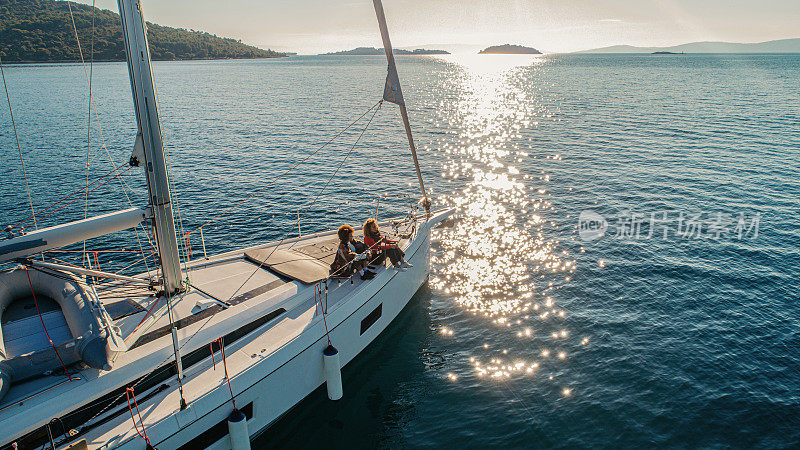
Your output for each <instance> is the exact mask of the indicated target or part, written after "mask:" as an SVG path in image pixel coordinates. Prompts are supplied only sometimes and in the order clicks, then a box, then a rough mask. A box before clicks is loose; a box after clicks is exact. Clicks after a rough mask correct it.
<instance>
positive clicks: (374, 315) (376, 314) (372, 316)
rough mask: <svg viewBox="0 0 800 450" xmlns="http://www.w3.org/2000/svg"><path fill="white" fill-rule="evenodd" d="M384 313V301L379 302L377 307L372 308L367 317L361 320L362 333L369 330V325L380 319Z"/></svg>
mask: <svg viewBox="0 0 800 450" xmlns="http://www.w3.org/2000/svg"><path fill="white" fill-rule="evenodd" d="M382 314H383V303H381V304H379V305H378V307H377V308H375V309H374V310H372V312H371V313H369V314H367V317H364V319H362V320H361V334H364V332H365V331H367V330H369V327H371V326H372V324H374V323H375V322H377V321H378V319H380V318H381V315H382Z"/></svg>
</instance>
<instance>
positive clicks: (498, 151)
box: [431, 57, 588, 396]
mask: <svg viewBox="0 0 800 450" xmlns="http://www.w3.org/2000/svg"><path fill="white" fill-rule="evenodd" d="M490 59H491V62H489V59H486V58H483V59H481V58H467V59H466V60H464V61H460V60H457V59H455V60H454V63H455V64H460V65H461V66H462V70H461V71H460V73H461V79H460V80H459V82H460V83H461V85H462V86H461V87H462V89H461V91H462V92H463V95H462V97H461V98H460V100H459V104H458V108H457V111H454V112H453V111H450V113H451V116H450V117H449V119H448V120H450V121H452V123H451V125H453V128H457V129H460V130H463V132H462V134H461V135H460V136H459V139H458V142H457V143H456V144H455V145H451V146H448V147H447V148H446V151H447V153H448V164H447V166H446V167H445V170H444V171H443V172H442V176H443V177H445V178H449V179H451V180H459V181H460V182H461V183H464V184H465V186H464V188H463V189H462V190H461V192H459V193H458V194H457V195H453V196H452V197H451V198H449V199H447V200H448V201H450V202H451V204H452V205H453V206H455V207H456V209H457V215H458V220H457V221H456V224H455V226H454V227H453V228H452V229H450V230H447V231H445V232H444V233H443V235H442V248H443V250H444V251H443V252H442V254H441V256H439V258H438V261H435V262H437V263H439V264H438V266H439V267H440V268H441V269H440V274H439V275H438V276H437V277H435V278H432V279H431V287H432V288H434V289H439V290H441V291H442V292H444V293H446V294H447V295H448V296H450V297H452V298H454V299H455V301H456V302H457V303H458V305H459V306H461V307H462V308H464V309H465V310H467V311H469V312H470V313H472V314H473V315H475V316H476V317H483V318H485V319H486V321H485V326H486V327H494V331H492V332H491V333H492V334H494V335H495V336H496V338H497V339H496V342H507V339H508V336H509V335H510V336H512V337H514V339H515V340H516V341H517V343H518V344H515V345H514V346H512V348H510V349H509V348H496V347H495V346H494V345H492V343H484V342H480V343H476V349H475V351H474V354H473V355H472V356H471V357H469V361H468V364H469V365H470V366H471V367H472V369H473V373H474V374H475V375H476V376H477V377H478V378H486V379H495V380H504V379H510V378H516V377H535V376H538V375H539V373H540V372H541V371H542V370H544V369H546V373H550V372H551V371H553V370H556V366H557V365H558V364H563V363H564V362H565V361H566V360H568V352H567V351H566V347H567V346H568V345H570V344H574V345H579V344H578V342H575V343H571V339H570V337H569V331H568V330H567V329H566V328H565V327H564V321H565V318H566V311H564V310H563V309H560V308H559V307H558V291H559V289H560V286H561V284H562V283H563V282H564V281H565V280H569V276H570V275H571V274H572V273H573V272H574V271H575V262H574V260H572V259H570V258H569V255H568V254H567V252H565V251H563V250H561V249H559V246H558V244H559V243H558V241H557V240H555V239H553V238H552V237H549V236H548V235H549V234H552V230H551V229H550V227H551V221H550V220H548V219H547V216H548V215H552V214H557V213H558V212H556V211H552V205H551V203H550V201H549V196H550V194H549V193H548V189H547V187H548V186H547V184H548V183H549V181H550V174H545V173H541V172H539V173H537V172H536V171H535V170H530V167H535V166H536V164H535V163H534V164H531V158H532V157H531V154H532V153H533V152H534V151H535V150H536V149H535V148H531V145H532V143H531V142H530V141H529V140H525V139H523V137H522V132H523V131H524V130H530V129H534V130H535V127H536V126H537V125H538V123H539V122H540V121H543V120H551V119H550V117H551V116H552V115H551V114H550V113H549V112H548V111H547V110H546V109H545V108H544V107H543V106H541V103H540V101H539V100H538V99H537V98H536V94H535V90H531V89H529V86H526V85H525V84H524V79H525V76H526V73H528V72H529V71H531V70H536V66H538V65H541V64H545V63H546V59H545V58H531V57H509V58H490ZM544 156H545V157H547V158H550V159H560V156H559V155H544ZM525 167H527V168H528V169H527V170H526V169H525ZM440 333H441V334H442V335H443V336H450V335H451V334H452V331H451V329H450V328H449V327H446V326H445V327H442V328H441V329H440ZM586 342H588V341H586V340H585V339H584V342H582V343H583V344H584V345H585V344H586ZM547 347H551V348H552V347H556V348H557V350H555V351H551V350H550V349H549V348H547ZM559 347H561V348H559ZM562 348H564V349H562ZM551 352H552V355H551ZM553 356H555V357H553ZM543 361H546V362H547V364H546V365H545V366H542V362H543ZM448 377H449V375H448ZM551 377H552V375H551ZM562 395H565V396H566V395H569V393H568V392H567V391H566V390H565V391H562Z"/></svg>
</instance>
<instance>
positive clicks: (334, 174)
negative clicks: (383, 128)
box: [292, 100, 383, 247]
mask: <svg viewBox="0 0 800 450" xmlns="http://www.w3.org/2000/svg"><path fill="white" fill-rule="evenodd" d="M382 105H383V100H381V101H379V102H378V107H377V108H376V109H375V111H374V112H373V113H372V117H370V118H369V122H367V125H366V126H365V127H364V129H363V130H361V134H359V135H358V138H357V139H356V141H355V142H353V145H352V146H351V147H350V150H348V151H347V154H346V155H345V156H344V159H343V160H342V162H340V163H339V167H337V168H336V170H335V171H334V172H333V175H331V177H330V178H328V182H327V183H325V186H323V187H322V189H320V190H319V192H318V193H317V196H316V197H314V200H313V201H312V202H311V203H310V204H309V205H308V206H306V208H305V209H306V211H308V209H309V208H311V206H312V205H314V204H315V203H317V200H318V199H319V197H320V196H321V195H322V193H323V192H325V189H327V188H328V185H329V184H331V181H333V179H334V178H335V177H336V174H338V173H339V170H340V169H341V168H342V166H343V165H344V163H345V161H347V158H349V157H350V154H351V153H353V150H355V148H356V146H357V145H358V143H359V142H360V141H361V138H362V137H364V133H365V132H366V131H367V128H369V126H370V124H372V120H373V119H374V118H375V115H376V114H378V111H380V110H381V106H382ZM297 216H298V220H299V217H300V213H299V211H298V213H297ZM296 243H297V242H295V243H294V244H296ZM294 244H292V247H294Z"/></svg>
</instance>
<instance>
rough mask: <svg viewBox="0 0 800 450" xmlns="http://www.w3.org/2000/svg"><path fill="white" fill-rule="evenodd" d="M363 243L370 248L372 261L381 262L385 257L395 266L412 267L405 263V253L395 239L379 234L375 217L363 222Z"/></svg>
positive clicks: (374, 262)
mask: <svg viewBox="0 0 800 450" xmlns="http://www.w3.org/2000/svg"><path fill="white" fill-rule="evenodd" d="M364 243H365V244H367V245H368V246H369V248H370V249H371V250H372V256H373V259H372V263H373V264H383V261H384V260H385V259H386V257H387V256H388V257H389V261H391V262H392V265H393V266H395V267H413V266H412V265H411V264H409V263H407V262H406V261H405V259H403V258H404V257H405V253H403V251H402V250H400V247H398V246H397V241H392V240H390V239H387V238H385V237H383V236H382V235H381V232H380V230H379V229H378V222H377V221H376V220H375V219H369V220H367V221H366V222H364Z"/></svg>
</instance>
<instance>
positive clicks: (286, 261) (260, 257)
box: [244, 248, 330, 284]
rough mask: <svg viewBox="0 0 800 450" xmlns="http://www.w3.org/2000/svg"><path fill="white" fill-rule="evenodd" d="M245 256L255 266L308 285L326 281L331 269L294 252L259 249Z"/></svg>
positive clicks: (322, 263)
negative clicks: (258, 265)
mask: <svg viewBox="0 0 800 450" xmlns="http://www.w3.org/2000/svg"><path fill="white" fill-rule="evenodd" d="M244 256H245V258H247V259H248V260H250V261H252V262H254V263H255V264H260V265H261V266H262V267H264V268H267V269H269V270H272V271H273V272H275V273H278V274H280V275H283V276H285V277H289V278H291V279H294V280H297V281H300V282H303V283H306V284H314V283H316V282H317V281H320V280H324V279H325V278H327V277H328V271H329V269H330V267H328V265H327V264H325V263H324V262H321V261H319V260H318V259H316V258H313V257H311V256H309V255H306V254H303V253H300V252H297V251H294V250H283V249H277V250H275V249H274V248H259V249H253V250H247V251H245V252H244Z"/></svg>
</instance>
